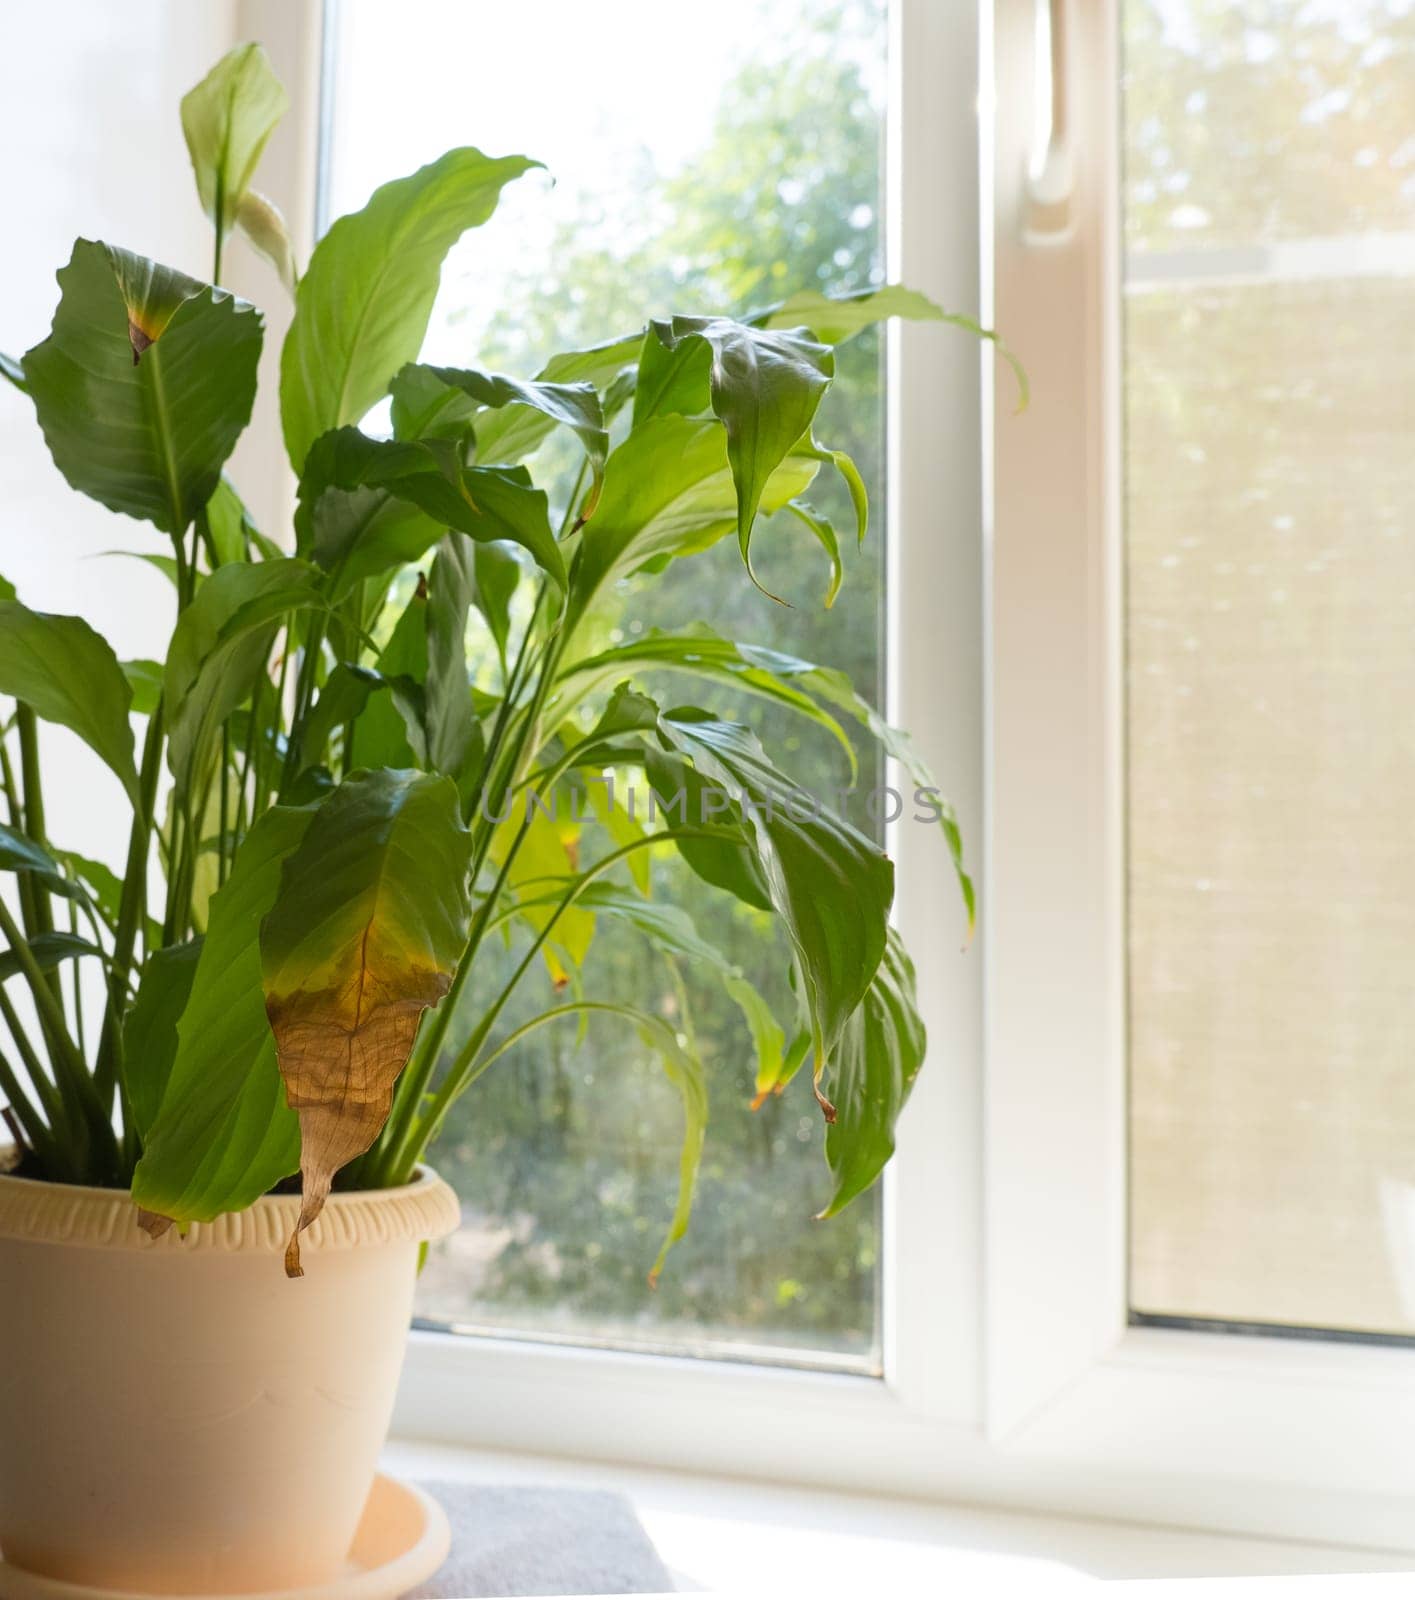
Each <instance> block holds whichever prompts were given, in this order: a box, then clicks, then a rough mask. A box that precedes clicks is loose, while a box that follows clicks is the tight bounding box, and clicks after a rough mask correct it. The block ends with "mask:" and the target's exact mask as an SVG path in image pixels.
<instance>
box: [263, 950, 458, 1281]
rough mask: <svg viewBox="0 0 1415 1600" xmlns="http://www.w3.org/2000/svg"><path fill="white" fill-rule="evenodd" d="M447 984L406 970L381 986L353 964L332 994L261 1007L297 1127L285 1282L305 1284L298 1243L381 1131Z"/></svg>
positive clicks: (381, 980) (444, 977)
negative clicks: (341, 1173) (343, 1174)
mask: <svg viewBox="0 0 1415 1600" xmlns="http://www.w3.org/2000/svg"><path fill="white" fill-rule="evenodd" d="M365 948H367V946H365ZM449 982H450V974H448V973H442V972H423V973H418V972H416V971H414V970H412V969H409V970H407V971H394V972H391V973H387V974H385V975H384V976H382V977H380V976H379V975H378V974H376V973H374V972H372V971H370V970H369V968H368V967H367V965H364V964H360V965H359V967H358V969H357V970H356V971H353V972H351V973H350V974H349V978H348V981H347V982H346V983H344V984H343V985H341V986H339V987H337V988H333V989H325V990H322V991H319V992H318V993H314V994H305V993H300V992H296V993H295V994H292V995H288V996H285V997H283V998H280V999H275V998H268V999H267V1003H266V1010H267V1014H268V1015H269V1017H270V1026H271V1030H272V1032H273V1033H274V1034H275V1048H276V1053H277V1056H278V1058H279V1062H280V1075H281V1077H282V1078H284V1080H285V1092H286V1097H287V1099H288V1100H289V1102H290V1105H291V1108H292V1109H293V1110H294V1111H295V1112H296V1114H297V1115H298V1117H299V1119H300V1181H301V1193H302V1196H303V1203H302V1204H301V1206H300V1217H299V1221H298V1222H297V1223H296V1225H295V1231H294V1233H293V1234H291V1236H290V1242H289V1244H288V1245H287V1246H286V1250H285V1272H286V1274H287V1275H288V1276H289V1277H291V1278H299V1277H303V1275H304V1269H303V1268H302V1267H301V1265H300V1235H301V1234H302V1233H303V1232H304V1231H305V1229H306V1228H308V1227H309V1225H310V1224H311V1223H312V1222H313V1221H314V1219H315V1218H316V1217H317V1216H318V1215H319V1214H320V1212H321V1211H322V1210H323V1209H324V1202H325V1201H326V1200H327V1199H328V1197H329V1191H330V1187H331V1185H332V1184H333V1181H334V1174H335V1173H336V1172H338V1170H339V1169H340V1167H342V1166H344V1165H346V1164H347V1163H348V1162H350V1161H352V1160H353V1159H354V1158H355V1157H356V1156H360V1155H362V1154H363V1153H364V1151H365V1150H367V1149H368V1148H369V1146H370V1145H371V1144H372V1143H373V1141H374V1140H375V1139H376V1138H377V1137H378V1135H379V1132H380V1131H381V1129H382V1127H383V1124H384V1123H385V1122H387V1120H388V1113H389V1111H390V1110H391V1109H392V1106H393V1085H394V1083H395V1081H396V1080H397V1077H398V1074H399V1073H400V1072H401V1071H402V1070H403V1067H404V1064H405V1063H406V1062H407V1059H408V1056H409V1055H410V1054H411V1052H412V1048H413V1040H414V1039H415V1038H416V1036H417V1031H418V1021H419V1019H420V1018H421V1016H422V1014H423V1011H424V1010H425V1009H426V1008H427V1007H428V1006H430V1005H435V1004H436V1003H437V1002H438V1001H439V1000H440V999H441V998H442V996H443V995H444V994H446V992H447V987H448V983H449Z"/></svg>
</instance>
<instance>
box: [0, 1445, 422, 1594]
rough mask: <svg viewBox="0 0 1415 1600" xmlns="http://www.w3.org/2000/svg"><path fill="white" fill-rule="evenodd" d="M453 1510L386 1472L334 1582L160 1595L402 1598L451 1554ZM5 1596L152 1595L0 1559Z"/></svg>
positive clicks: (1, 1587)
mask: <svg viewBox="0 0 1415 1600" xmlns="http://www.w3.org/2000/svg"><path fill="white" fill-rule="evenodd" d="M451 1546H452V1532H451V1529H450V1528H449V1527H448V1525H447V1513H446V1512H445V1511H443V1509H442V1507H441V1506H440V1505H438V1503H437V1501H436V1500H434V1499H433V1498H432V1496H431V1495H430V1494H426V1493H424V1491H423V1490H421V1489H419V1488H418V1486H417V1485H416V1484H415V1483H399V1482H398V1480H397V1479H396V1478H389V1477H385V1476H384V1475H383V1474H382V1473H379V1475H378V1476H377V1477H376V1478H375V1479H374V1480H373V1488H372V1490H371V1491H370V1492H369V1497H368V1504H367V1505H366V1506H365V1507H364V1514H363V1520H362V1521H361V1522H360V1523H359V1531H358V1532H357V1533H356V1534H355V1535H354V1547H353V1549H352V1551H351V1552H350V1554H349V1560H348V1562H347V1564H346V1565H345V1568H344V1570H343V1572H341V1573H340V1574H339V1575H338V1576H337V1577H335V1578H331V1579H330V1581H329V1582H328V1583H321V1584H313V1585H307V1586H305V1587H302V1588H296V1589H262V1590H261V1591H260V1592H259V1593H254V1592H252V1591H249V1590H247V1591H245V1592H244V1593H242V1594H239V1595H236V1594H233V1595H217V1594H201V1595H163V1596H162V1597H161V1600H402V1596H403V1595H405V1594H407V1592H408V1591H409V1589H413V1588H415V1587H416V1586H417V1585H418V1584H420V1583H421V1582H422V1581H423V1579H424V1578H430V1577H431V1576H432V1574H433V1573H434V1572H436V1571H437V1569H438V1568H439V1567H440V1566H441V1565H442V1563H443V1562H444V1561H445V1560H446V1559H447V1552H448V1550H449V1549H450V1548H451ZM0 1600H153V1596H152V1595H151V1594H150V1593H147V1592H144V1591H139V1590H137V1589H95V1588H93V1587H92V1586H91V1585H89V1584H86V1583H66V1582H64V1581H63V1580H62V1579H60V1578H41V1577H38V1576H37V1575H36V1574H34V1573H31V1572H24V1571H21V1569H20V1568H19V1567H7V1566H6V1565H5V1563H4V1561H3V1560H0Z"/></svg>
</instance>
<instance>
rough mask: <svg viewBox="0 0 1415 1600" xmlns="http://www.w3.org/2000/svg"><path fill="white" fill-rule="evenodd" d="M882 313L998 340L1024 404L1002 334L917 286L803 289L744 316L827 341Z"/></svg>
mask: <svg viewBox="0 0 1415 1600" xmlns="http://www.w3.org/2000/svg"><path fill="white" fill-rule="evenodd" d="M886 317H904V318H906V319H908V320H909V321H912V322H947V323H950V324H951V325H952V326H953V327H955V328H962V329H963V330H964V331H965V332H966V333H971V334H973V335H975V336H976V337H977V338H979V339H987V340H989V341H990V342H991V343H993V344H995V345H996V346H997V353H998V354H999V355H1000V356H1001V357H1002V358H1003V360H1004V361H1006V362H1007V364H1008V366H1010V367H1011V368H1012V371H1013V373H1014V375H1015V376H1016V378H1017V389H1018V402H1017V409H1018V410H1019V411H1025V410H1026V408H1027V374H1026V371H1025V370H1024V369H1023V366H1022V363H1021V362H1020V361H1019V360H1018V359H1017V357H1016V356H1015V355H1013V353H1012V352H1011V351H1010V350H1009V349H1008V348H1007V346H1006V345H1005V344H1004V343H1003V342H1002V340H1001V339H999V338H998V336H997V335H996V334H995V333H993V332H992V331H991V330H990V329H988V328H984V327H983V326H982V325H981V324H980V323H978V322H975V321H974V320H973V318H972V317H967V316H964V315H963V314H962V313H961V312H956V311H945V310H944V309H943V307H942V306H940V305H936V304H935V303H934V301H932V300H930V299H929V297H928V296H927V295H924V294H920V293H919V291H918V290H917V289H906V288H905V287H904V285H903V284H902V283H887V284H885V286H884V287H883V288H881V289H862V290H861V291H860V292H859V293H858V294H848V295H842V296H841V297H840V298H838V299H837V298H835V297H833V296H831V295H824V294H821V293H820V292H819V291H818V290H816V289H802V290H800V291H799V292H798V293H796V294H793V295H792V296H791V297H790V298H789V299H786V300H783V301H781V302H780V303H779V304H778V305H774V306H769V307H768V308H767V309H766V310H764V311H758V312H756V313H755V314H753V315H751V316H749V317H748V319H747V320H748V321H749V322H751V323H754V324H755V325H756V326H757V327H759V328H801V327H805V328H809V329H810V330H811V332H812V333H813V334H814V335H815V336H816V338H817V339H820V340H821V341H822V342H823V343H825V344H844V342H845V341H846V340H847V339H853V338H854V337H855V335H856V334H857V333H863V332H864V330H865V329H866V328H869V327H872V326H873V325H874V324H875V323H877V322H883V321H884V320H885V318H886Z"/></svg>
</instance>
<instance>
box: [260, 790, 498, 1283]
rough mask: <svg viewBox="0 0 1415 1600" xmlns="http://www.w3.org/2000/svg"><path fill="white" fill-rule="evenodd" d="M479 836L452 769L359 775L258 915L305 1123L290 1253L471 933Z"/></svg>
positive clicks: (283, 1048)
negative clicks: (471, 878)
mask: <svg viewBox="0 0 1415 1600" xmlns="http://www.w3.org/2000/svg"><path fill="white" fill-rule="evenodd" d="M470 856H471V840H470V836H469V835H468V833H467V830H466V828H465V827H464V826H463V825H462V820H461V814H460V809H459V803H458V798H457V790H456V788H455V786H454V785H453V783H452V782H451V780H450V779H448V778H443V777H435V776H430V775H428V774H426V773H416V772H387V771H379V772H359V773H355V774H353V775H352V776H351V777H349V778H346V779H345V780H344V782H343V783H342V784H341V785H340V786H339V788H338V789H337V790H336V791H335V792H334V793H333V794H332V795H331V796H330V797H329V798H328V799H327V800H326V801H325V802H324V803H323V804H322V805H321V806H320V808H319V810H318V811H317V812H316V813H315V815H314V817H313V819H312V820H311V822H310V825H309V827H308V828H307V829H306V830H305V833H304V836H303V838H302V839H301V841H300V843H299V845H298V846H297V848H296V849H295V851H294V853H293V854H292V855H291V856H290V858H289V860H287V861H286V863H285V866H284V869H283V871H282V874H281V882H280V892H279V894H278V895H277V896H276V900H275V904H274V906H273V907H272V909H271V911H270V913H269V915H268V916H267V917H266V919H265V921H264V923H263V924H262V925H261V931H260V948H261V969H262V978H263V982H264V987H265V1009H266V1015H267V1016H268V1017H269V1019H270V1026H271V1031H272V1032H273V1034H274V1036H275V1048H276V1055H277V1058H278V1060H279V1064H280V1075H281V1077H282V1078H283V1079H284V1082H285V1094H286V1098H287V1099H288V1101H289V1103H290V1106H291V1108H292V1109H293V1110H294V1111H295V1113H296V1114H297V1116H298V1117H299V1123H300V1146H301V1149H300V1180H301V1190H302V1195H303V1203H302V1205H301V1207H300V1216H299V1221H298V1222H297V1224H296V1227H295V1231H294V1233H293V1234H292V1236H291V1238H290V1243H289V1246H288V1248H287V1250H286V1253H285V1270H286V1272H287V1273H288V1274H289V1275H290V1276H291V1277H292V1278H297V1277H299V1276H301V1273H302V1269H301V1265H300V1235H301V1233H303V1232H304V1231H305V1229H306V1228H308V1227H309V1225H310V1224H311V1223H312V1222H313V1221H314V1219H315V1218H316V1217H317V1216H318V1215H319V1214H320V1212H321V1210H323V1208H324V1203H325V1201H326V1200H327V1199H328V1197H329V1191H330V1188H331V1186H332V1185H333V1182H334V1175H335V1174H336V1173H337V1172H338V1171H339V1169H340V1168H341V1167H342V1166H344V1165H346V1164H347V1163H348V1162H350V1161H352V1160H353V1159H354V1158H355V1157H356V1156H360V1155H362V1154H363V1153H364V1151H365V1150H367V1149H368V1148H369V1146H370V1145H371V1144H372V1143H373V1141H374V1140H375V1139H376V1138H377V1137H378V1135H379V1132H380V1131H381V1129H382V1128H383V1125H384V1123H385V1122H386V1121H387V1120H388V1113H389V1111H390V1110H391V1109H392V1104H393V1085H394V1083H395V1082H396V1080H397V1077H398V1074H399V1073H400V1072H401V1071H402V1070H403V1067H404V1065H405V1064H406V1062H407V1060H408V1056H409V1054H410V1053H411V1051H412V1048H413V1041H414V1039H415V1038H416V1036H417V1031H418V1022H419V1019H420V1018H421V1016H422V1013H423V1012H424V1011H425V1010H426V1009H427V1007H428V1006H432V1005H436V1004H437V1002H438V1001H439V1000H440V999H441V998H442V997H443V995H444V994H446V993H447V990H448V987H449V986H450V984H451V981H452V973H453V971H454V969H455V967H456V964H457V961H458V959H459V958H460V956H461V954H462V951H463V948H464V947H465V945H466V939H467V919H468V911H469V906H468V889H467V872H468V867H469V863H470Z"/></svg>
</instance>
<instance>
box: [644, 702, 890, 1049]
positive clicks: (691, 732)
mask: <svg viewBox="0 0 1415 1600" xmlns="http://www.w3.org/2000/svg"><path fill="white" fill-rule="evenodd" d="M659 727H660V730H661V733H662V735H663V738H664V739H665V741H666V742H667V744H669V745H670V746H671V747H673V748H674V749H676V750H678V751H679V752H681V753H682V754H683V755H686V756H689V757H691V758H692V761H693V763H694V765H695V767H696V768H697V771H698V773H699V774H700V776H702V777H703V778H704V779H706V780H707V781H708V782H709V783H712V784H715V785H718V786H720V787H721V788H722V789H723V790H725V791H727V792H728V793H730V794H732V795H734V796H736V797H739V798H740V800H741V801H742V814H743V819H744V822H745V825H746V829H747V832H748V835H749V837H750V838H751V840H752V842H753V845H754V848H755V852H756V855H757V859H758V862H759V865H760V869H761V873H762V877H763V879H764V881H765V883H766V886H767V891H768V893H769V895H770V898H771V903H772V906H773V908H774V909H775V910H776V912H777V914H778V915H779V916H780V917H781V920H782V922H783V923H784V925H785V927H786V931H787V934H788V935H789V937H790V940H791V944H792V947H793V950H794V952H795V955H796V958H797V961H798V962H799V964H800V968H801V972H802V976H803V978H804V980H805V989H806V1000H807V1004H808V1006H809V1010H810V1015H811V1021H812V1032H813V1038H814V1043H815V1052H816V1064H817V1076H819V1074H820V1072H821V1071H823V1070H824V1067H825V1064H826V1062H827V1060H828V1058H829V1055H830V1052H831V1050H832V1048H833V1046H834V1044H835V1041H836V1040H837V1039H838V1038H839V1037H840V1032H841V1029H842V1028H843V1027H844V1025H845V1021H846V1019H847V1018H848V1017H849V1015H850V1013H851V1012H852V1011H854V1009H855V1008H856V1006H858V1005H859V1003H860V1001H861V1000H862V999H863V998H864V994H865V991H866V989H867V988H868V987H869V984H870V980H871V979H872V978H873V977H874V974H875V969H876V968H877V967H878V966H879V962H880V958H881V956H882V955H883V954H884V946H885V929H886V926H887V922H888V916H889V907H890V904H891V902H892V901H893V898H894V867H893V864H892V863H891V862H890V860H889V858H888V857H887V856H886V855H885V854H884V852H883V851H882V850H881V849H880V848H879V846H878V845H876V844H875V843H874V842H873V841H872V840H870V839H867V838H866V837H865V836H864V835H863V834H862V833H860V832H858V831H857V830H856V829H855V828H853V827H852V826H851V825H850V824H849V823H848V822H845V821H844V820H843V819H841V818H839V817H836V816H833V815H832V814H831V813H830V812H828V811H826V810H825V808H824V807H823V806H822V805H821V804H820V802H819V801H818V800H817V799H816V798H815V797H813V796H810V795H808V794H806V793H805V792H804V791H803V790H801V789H799V788H798V787H797V786H796V785H795V784H794V783H792V782H791V781H790V780H789V779H788V778H786V777H784V776H783V775H782V774H781V773H779V772H778V771H777V770H776V768H775V767H774V766H772V764H771V762H770V761H769V760H768V759H767V756H766V753H765V751H763V749H762V747H761V745H760V744H759V743H758V741H757V739H756V737H755V735H754V734H752V732H751V731H750V730H749V729H747V728H744V727H743V726H741V724H739V723H733V722H723V721H720V720H718V719H716V718H713V717H710V716H708V715H707V714H706V713H704V712H699V711H695V710H692V709H682V710H678V711H673V712H667V713H665V714H664V715H663V717H661V718H660V721H659ZM691 820H692V819H690V821H691Z"/></svg>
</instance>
